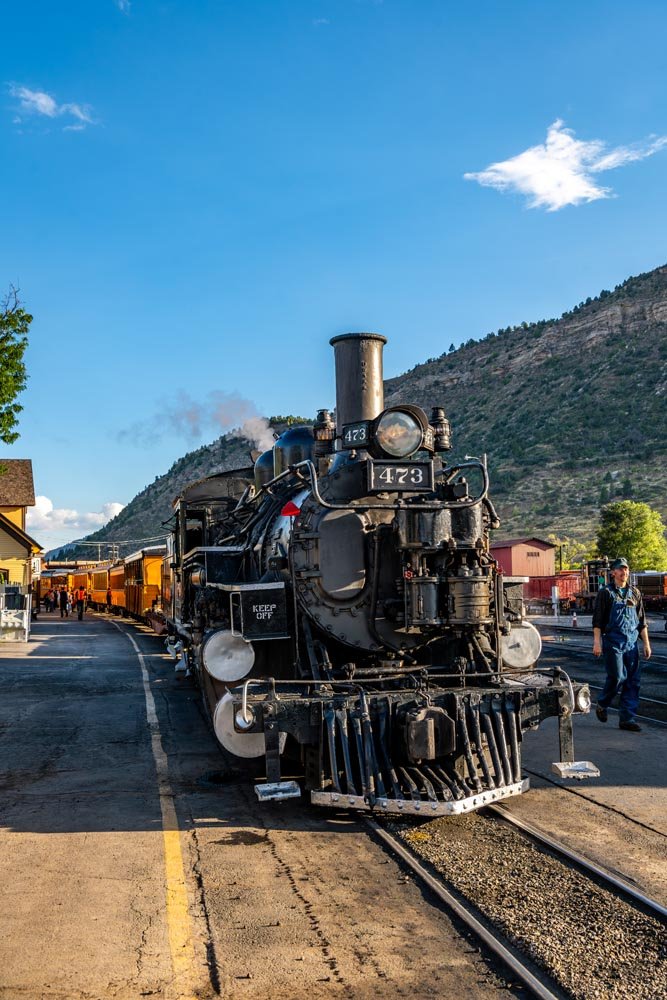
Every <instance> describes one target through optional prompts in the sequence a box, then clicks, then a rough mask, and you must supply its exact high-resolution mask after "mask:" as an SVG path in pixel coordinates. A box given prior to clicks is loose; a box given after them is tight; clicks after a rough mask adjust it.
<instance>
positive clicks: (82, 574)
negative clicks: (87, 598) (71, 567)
mask: <svg viewBox="0 0 667 1000" xmlns="http://www.w3.org/2000/svg"><path fill="white" fill-rule="evenodd" d="M91 579H92V567H87V568H86V569H77V570H75V571H74V573H72V589H73V590H78V589H79V588H80V587H83V589H84V590H85V591H86V593H87V594H90V584H91Z"/></svg>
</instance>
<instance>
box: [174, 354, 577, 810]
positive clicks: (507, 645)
mask: <svg viewBox="0 0 667 1000" xmlns="http://www.w3.org/2000/svg"><path fill="white" fill-rule="evenodd" d="M385 342H386V341H385V338H384V337H382V336H380V335H378V334H346V335H342V336H338V337H334V338H333V340H332V341H331V343H332V345H333V346H334V351H335V367H336V423H335V424H334V422H333V421H332V418H331V416H330V414H329V412H328V411H327V410H321V411H320V412H319V413H318V416H317V419H316V421H315V423H314V426H313V428H312V429H311V428H306V427H300V428H294V427H293V428H290V429H288V430H287V431H286V432H285V433H284V434H283V435H281V437H280V438H279V439H278V440H277V441H276V443H275V446H274V448H273V449H272V451H267V452H265V453H264V454H263V455H261V456H260V457H259V458H258V459H257V461H256V463H255V465H254V468H252V467H250V468H244V469H239V470H235V471H232V472H227V473H223V474H220V475H217V476H211V477H208V478H207V479H204V480H201V481H200V482H198V483H195V484H193V485H191V486H190V487H188V488H187V489H185V490H184V491H183V492H182V494H181V495H180V496H179V497H178V498H177V499H176V501H175V504H174V507H175V528H174V535H173V540H172V547H173V556H172V557H171V561H170V564H169V565H170V568H171V572H172V601H171V607H170V609H169V611H168V613H167V619H168V627H169V631H170V633H171V634H170V648H171V649H172V651H173V652H174V654H175V655H176V656H177V657H180V660H181V662H182V663H183V664H184V665H185V666H187V668H188V669H189V671H190V672H191V673H192V674H193V675H194V676H195V678H196V679H197V682H198V683H199V685H200V686H201V689H202V692H203V695H204V702H205V705H206V706H207V708H208V710H209V712H210V717H211V721H212V724H213V728H214V731H215V734H216V736H217V738H218V740H219V742H220V744H221V746H222V747H223V748H224V750H225V751H226V752H227V753H229V754H231V755H232V756H233V757H235V758H236V759H237V761H239V760H240V761H243V760H244V759H245V760H248V759H252V758H256V759H257V760H258V761H259V760H261V759H262V758H263V765H264V766H263V770H264V771H265V776H266V780H265V781H263V782H261V783H259V784H258V785H257V786H256V791H257V794H258V796H259V797H260V799H280V798H286V797H290V796H296V795H299V794H301V790H300V787H299V784H298V783H297V782H296V781H295V780H292V779H291V778H290V779H285V778H284V774H285V773H287V774H289V775H290V776H292V775H294V774H296V773H298V774H300V779H301V781H302V783H303V785H304V786H305V789H306V790H307V791H308V792H309V793H310V798H311V801H312V802H314V803H317V804H319V805H324V806H331V807H334V808H340V807H347V808H353V809H362V810H364V809H376V810H378V811H382V812H387V813H402V814H417V815H423V814H427V815H434V814H435V815H437V814H445V813H459V812H465V811H468V810H472V809H476V808H478V807H480V806H482V805H484V804H485V803H487V802H490V801H493V800H498V799H502V798H506V797H508V796H512V795H517V794H519V793H521V792H522V791H524V790H525V788H526V787H527V784H528V783H527V780H526V779H524V778H523V775H522V769H521V741H522V737H523V734H524V733H525V732H526V731H527V730H529V729H534V728H535V727H537V726H538V725H539V723H540V722H541V721H542V720H544V719H546V718H548V717H557V718H558V721H559V735H560V750H561V754H560V755H561V758H562V759H561V761H560V762H559V763H558V764H557V765H554V766H556V767H557V768H558V771H559V773H561V774H564V775H566V776H567V775H571V776H577V777H583V776H586V775H587V774H591V773H597V772H596V771H595V769H594V768H593V767H592V765H589V764H588V762H574V759H573V743H572V717H573V715H574V714H575V713H577V712H587V711H588V710H589V706H590V693H589V690H588V687H587V685H585V684H579V683H575V682H570V680H569V678H567V677H566V676H565V675H564V674H563V673H562V672H561V671H560V670H558V669H555V670H549V669H545V668H541V667H540V665H539V664H538V662H537V661H538V657H539V653H540V647H541V643H540V637H539V634H538V632H537V631H536V629H535V628H534V627H533V626H532V625H530V624H529V623H528V622H527V621H526V620H525V618H524V616H523V602H522V595H521V587H520V585H519V584H517V583H516V581H514V580H512V579H503V576H502V574H501V573H500V572H499V570H498V566H497V563H496V561H495V560H494V559H493V557H492V556H491V554H490V545H489V533H490V531H491V530H492V529H494V528H496V527H498V526H499V521H498V518H497V516H496V512H495V510H494V508H493V505H492V503H491V500H490V499H489V495H488V488H489V480H488V473H487V468H486V462H485V461H483V460H477V459H474V460H469V459H466V460H465V461H461V462H453V463H451V464H448V463H447V462H446V461H445V460H444V457H443V456H444V454H445V453H446V452H447V451H448V450H449V449H450V427H449V421H448V420H447V419H446V417H445V413H444V410H443V409H442V408H441V407H439V406H436V407H434V408H433V410H432V412H431V416H430V419H429V417H427V415H426V413H425V412H424V411H423V410H422V409H421V408H420V407H418V406H414V405H412V404H401V405H396V406H390V407H388V408H385V406H384V401H383V381H382V348H383V345H384V343H385Z"/></svg>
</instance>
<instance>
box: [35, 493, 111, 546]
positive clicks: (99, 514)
mask: <svg viewBox="0 0 667 1000" xmlns="http://www.w3.org/2000/svg"><path fill="white" fill-rule="evenodd" d="M124 506H125V504H122V503H117V502H116V501H112V502H110V503H105V504H102V510H101V511H95V512H91V513H85V514H84V513H80V512H79V511H78V510H70V509H69V508H67V507H54V506H53V502H52V501H51V500H50V499H49V498H48V497H45V496H38V497H35V506H34V507H29V508H28V511H27V514H26V530H27V531H28V532H30V533H32V532H35V533H38V532H49V533H51V532H63V531H67V532H69V533H70V534H71V535H72V536H73V535H75V534H76V533H78V534H79V535H81V534H86V533H87V532H89V531H95V530H96V529H97V528H101V527H102V526H103V525H105V524H106V523H107V521H110V520H111V519H112V518H113V517H115V516H116V514H119V513H120V512H121V510H122V509H123V507H124ZM37 541H40V539H39V538H37Z"/></svg>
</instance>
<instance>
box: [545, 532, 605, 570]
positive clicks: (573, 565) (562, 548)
mask: <svg viewBox="0 0 667 1000" xmlns="http://www.w3.org/2000/svg"><path fill="white" fill-rule="evenodd" d="M547 540H548V541H549V542H551V544H552V545H555V546H556V569H559V570H560V569H579V567H580V566H583V564H584V563H585V562H586V561H587V560H588V559H594V558H595V556H596V554H597V552H596V548H595V542H594V541H593V539H592V538H591V539H590V540H588V541H579V539H577V538H568V537H567V535H566V536H564V537H563V538H559V537H558V535H547ZM561 564H562V565H561Z"/></svg>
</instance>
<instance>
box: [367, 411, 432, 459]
mask: <svg viewBox="0 0 667 1000" xmlns="http://www.w3.org/2000/svg"><path fill="white" fill-rule="evenodd" d="M423 440H424V428H423V426H422V424H421V421H420V420H419V419H418V418H417V416H416V415H415V414H413V413H409V412H408V411H407V410H398V409H396V410H385V412H384V413H383V414H382V416H381V417H379V419H378V421H377V423H376V425H375V441H376V443H377V445H378V447H379V448H381V450H382V451H383V452H384V454H385V455H389V456H391V457H392V458H407V456H408V455H413V454H414V453H415V452H416V451H419V449H420V448H421V446H422V443H423Z"/></svg>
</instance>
